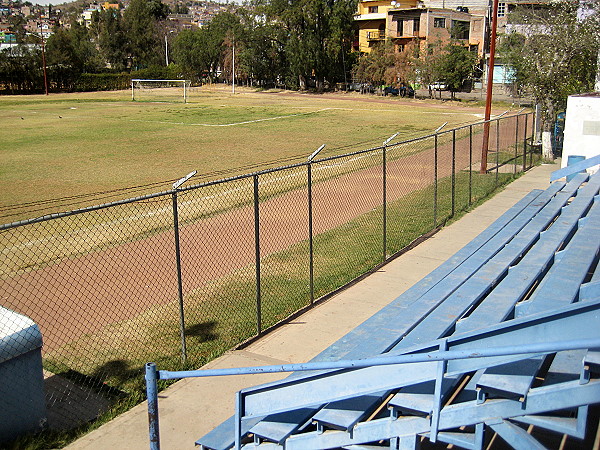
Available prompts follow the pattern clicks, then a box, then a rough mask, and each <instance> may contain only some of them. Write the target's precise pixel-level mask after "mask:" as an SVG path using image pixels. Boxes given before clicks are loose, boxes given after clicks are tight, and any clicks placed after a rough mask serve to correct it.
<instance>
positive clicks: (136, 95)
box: [131, 78, 190, 103]
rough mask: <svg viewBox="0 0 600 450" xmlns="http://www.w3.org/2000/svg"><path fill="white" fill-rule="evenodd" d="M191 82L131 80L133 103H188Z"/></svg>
mask: <svg viewBox="0 0 600 450" xmlns="http://www.w3.org/2000/svg"><path fill="white" fill-rule="evenodd" d="M189 87H190V80H156V79H141V78H134V79H132V80H131V101H134V102H135V101H141V100H148V101H180V100H181V99H183V103H187V97H188V91H189Z"/></svg>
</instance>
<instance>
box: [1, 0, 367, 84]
mask: <svg viewBox="0 0 600 450" xmlns="http://www.w3.org/2000/svg"><path fill="white" fill-rule="evenodd" d="M355 10H356V0H255V2H254V3H253V4H246V5H245V6H238V5H231V7H230V10H229V11H227V12H222V13H220V14H218V15H217V16H215V18H214V19H213V20H212V21H211V22H210V23H209V24H208V25H207V26H205V27H203V28H195V29H183V30H182V29H179V28H178V27H177V25H176V24H175V22H172V21H169V20H168V19H167V16H168V14H169V12H170V11H169V7H168V6H167V5H165V4H164V3H162V2H161V1H160V0H131V2H130V3H129V7H128V8H127V9H125V10H124V11H123V12H121V11H119V10H114V9H109V10H106V11H99V12H95V13H94V14H93V16H92V21H91V25H90V26H89V27H86V26H84V25H81V24H79V23H78V22H77V21H76V20H73V21H72V22H71V24H70V27H65V28H56V29H55V30H54V33H53V34H52V36H50V37H49V38H48V39H47V41H46V42H45V43H43V42H42V41H41V38H39V37H36V36H28V37H27V39H26V40H25V39H23V40H22V42H21V43H22V44H23V45H20V46H19V47H17V48H12V49H10V50H9V51H4V52H1V53H0V88H1V89H3V90H4V91H5V92H6V91H8V92H14V93H20V92H32V91H43V71H42V66H43V64H42V52H43V49H44V50H45V58H46V66H47V76H48V80H49V84H50V89H51V90H78V89H83V88H84V87H85V88H86V89H90V88H94V87H95V88H97V89H105V88H106V87H107V86H109V85H111V80H113V81H114V83H112V85H113V88H122V87H123V80H124V79H125V78H127V77H126V76H125V75H124V74H129V75H130V78H135V77H142V73H144V74H145V75H146V76H147V77H151V78H188V79H192V80H193V81H195V82H200V81H202V80H207V79H210V80H211V81H215V79H217V78H218V79H221V80H231V78H232V71H233V64H234V62H233V61H234V54H235V77H236V79H237V80H239V81H243V82H248V83H252V84H256V85H265V86H270V85H274V84H277V83H279V84H285V85H286V86H288V87H291V88H304V87H308V86H314V87H316V88H317V89H323V88H325V87H326V86H327V84H331V83H333V82H336V81H339V80H342V81H343V80H344V78H345V77H346V76H347V74H348V73H349V70H350V68H351V66H352V62H353V59H352V58H353V55H352V52H351V40H352V36H353V31H352V22H353V14H354V12H355ZM42 44H44V45H45V48H44V45H42ZM165 52H168V54H165ZM167 60H168V61H169V63H170V64H169V66H168V67H166V62H167ZM140 71H142V73H140ZM91 74H96V75H94V76H91ZM95 80H96V81H97V82H98V83H97V86H94V81H95Z"/></svg>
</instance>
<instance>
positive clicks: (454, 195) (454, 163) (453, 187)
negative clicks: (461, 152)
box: [452, 129, 456, 217]
mask: <svg viewBox="0 0 600 450" xmlns="http://www.w3.org/2000/svg"><path fill="white" fill-rule="evenodd" d="M455 208H456V129H454V130H452V217H454V211H455Z"/></svg>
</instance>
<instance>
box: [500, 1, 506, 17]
mask: <svg viewBox="0 0 600 450" xmlns="http://www.w3.org/2000/svg"><path fill="white" fill-rule="evenodd" d="M504 16H506V3H498V17H504Z"/></svg>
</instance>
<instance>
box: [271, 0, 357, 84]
mask: <svg viewBox="0 0 600 450" xmlns="http://www.w3.org/2000/svg"><path fill="white" fill-rule="evenodd" d="M263 11H264V15H265V20H266V21H267V23H276V24H278V25H280V26H282V27H283V28H284V30H285V32H286V39H285V43H284V53H285V58H286V61H287V65H288V70H287V74H288V77H287V78H288V84H291V85H296V86H299V87H300V88H306V87H307V81H308V79H311V78H312V79H314V80H315V83H316V87H317V90H322V89H323V88H324V85H325V82H326V81H328V80H329V81H333V80H335V79H340V78H342V77H343V75H344V72H345V61H346V59H347V57H348V54H349V50H350V48H349V45H347V43H348V42H350V40H351V39H352V36H353V35H352V25H353V15H354V13H355V11H356V1H355V0H271V1H270V2H268V3H266V4H265V5H264V9H263Z"/></svg>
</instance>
